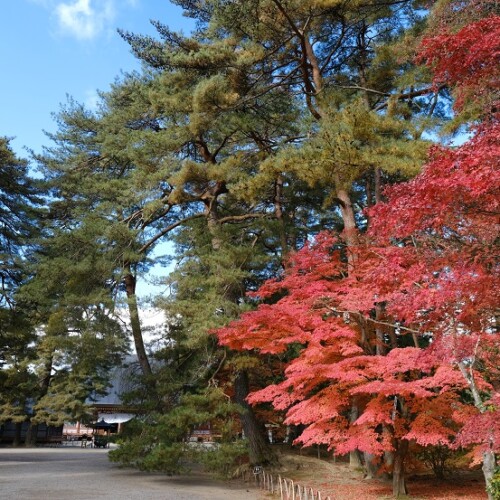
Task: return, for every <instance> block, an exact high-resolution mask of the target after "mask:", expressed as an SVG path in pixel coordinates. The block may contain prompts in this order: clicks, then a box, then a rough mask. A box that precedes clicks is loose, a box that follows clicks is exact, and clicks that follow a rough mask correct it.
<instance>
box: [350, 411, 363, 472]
mask: <svg viewBox="0 0 500 500" xmlns="http://www.w3.org/2000/svg"><path fill="white" fill-rule="evenodd" d="M358 417H359V408H358V403H357V401H353V402H352V405H351V411H350V413H349V423H350V424H352V423H354V422H355V421H356V420H357V419H358ZM349 468H350V469H361V468H363V464H362V462H361V455H360V453H359V451H358V450H353V451H351V452H349Z"/></svg>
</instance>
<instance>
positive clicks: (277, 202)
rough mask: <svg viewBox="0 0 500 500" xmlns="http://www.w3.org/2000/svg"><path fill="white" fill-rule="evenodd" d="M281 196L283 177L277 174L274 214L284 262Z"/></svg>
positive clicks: (283, 219)
mask: <svg viewBox="0 0 500 500" xmlns="http://www.w3.org/2000/svg"><path fill="white" fill-rule="evenodd" d="M282 196H283V177H282V176H281V175H278V177H277V178H276V181H275V183H274V214H275V216H276V219H277V220H278V223H279V238H280V245H281V261H282V262H284V261H285V259H286V256H287V255H288V241H287V237H286V228H285V217H284V214H283V206H282V202H281V198H282Z"/></svg>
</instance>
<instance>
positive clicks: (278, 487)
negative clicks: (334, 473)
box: [253, 467, 331, 500]
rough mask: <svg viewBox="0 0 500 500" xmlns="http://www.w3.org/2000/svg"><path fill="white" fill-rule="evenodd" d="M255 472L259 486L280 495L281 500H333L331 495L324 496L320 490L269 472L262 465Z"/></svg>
mask: <svg viewBox="0 0 500 500" xmlns="http://www.w3.org/2000/svg"><path fill="white" fill-rule="evenodd" d="M253 474H254V477H255V483H256V484H257V486H258V487H259V488H261V489H263V490H266V491H268V492H269V493H271V494H273V495H280V498H281V500H331V498H330V497H329V496H327V497H325V496H322V495H321V492H320V491H317V490H315V489H313V488H310V487H308V486H304V485H301V484H298V483H295V482H294V481H292V480H291V479H286V478H284V477H281V476H280V475H278V476H275V475H273V474H269V473H267V472H266V471H265V470H264V469H263V468H262V467H255V468H254V470H253Z"/></svg>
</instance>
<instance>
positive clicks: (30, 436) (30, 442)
mask: <svg viewBox="0 0 500 500" xmlns="http://www.w3.org/2000/svg"><path fill="white" fill-rule="evenodd" d="M37 435H38V424H33V422H32V421H31V420H30V422H29V424H28V428H27V429H26V436H25V438H24V445H25V446H35V445H36V441H37Z"/></svg>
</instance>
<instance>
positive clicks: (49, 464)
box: [0, 448, 262, 500]
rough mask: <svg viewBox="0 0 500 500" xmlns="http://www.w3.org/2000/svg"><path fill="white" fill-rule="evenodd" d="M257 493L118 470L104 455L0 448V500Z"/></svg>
mask: <svg viewBox="0 0 500 500" xmlns="http://www.w3.org/2000/svg"><path fill="white" fill-rule="evenodd" d="M258 498H262V496H261V494H260V493H259V491H258V490H255V489H252V488H247V487H246V486H244V485H243V484H242V483H239V482H228V483H225V482H218V481H213V480H210V479H208V478H207V477H204V476H202V475H195V476H183V477H167V476H165V475H163V474H149V473H143V472H139V471H136V470H131V469H121V468H120V467H119V466H117V465H116V464H112V463H110V462H109V461H108V458H107V450H102V449H81V448H28V449H20V448H16V449H11V448H0V499H1V500H35V499H36V500H96V499H99V500H139V499H140V500H156V499H158V500H160V499H161V500H174V499H175V500H219V499H232V500H234V499H238V500H240V499H241V500H245V499H248V500H256V499H258Z"/></svg>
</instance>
